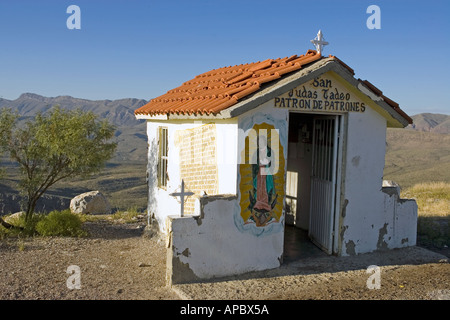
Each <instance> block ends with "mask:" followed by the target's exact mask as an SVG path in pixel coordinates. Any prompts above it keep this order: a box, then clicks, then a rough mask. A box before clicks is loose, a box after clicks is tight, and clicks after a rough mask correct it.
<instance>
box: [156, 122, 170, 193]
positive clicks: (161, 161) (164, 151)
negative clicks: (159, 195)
mask: <svg viewBox="0 0 450 320" xmlns="http://www.w3.org/2000/svg"><path fill="white" fill-rule="evenodd" d="M158 138H159V139H158V145H159V151H158V187H160V188H166V187H167V164H168V151H169V150H168V130H167V128H166V127H159V128H158Z"/></svg>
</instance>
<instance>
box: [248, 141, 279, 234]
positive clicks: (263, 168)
mask: <svg viewBox="0 0 450 320" xmlns="http://www.w3.org/2000/svg"><path fill="white" fill-rule="evenodd" d="M255 153H256V161H253V162H252V163H253V164H252V183H253V189H252V190H250V191H249V201H250V205H249V207H248V208H249V209H250V212H251V217H250V219H252V220H253V221H254V222H255V223H256V225H257V226H264V225H266V224H267V223H268V222H269V221H270V220H271V219H272V218H276V217H273V214H272V212H273V209H274V207H275V205H276V203H277V197H278V195H277V194H276V192H275V185H274V179H273V175H272V174H271V172H270V167H271V164H272V161H274V157H273V155H272V150H271V148H269V147H268V146H267V139H266V137H265V136H264V135H259V137H258V146H257V150H256V152H255ZM254 157H255V155H254ZM253 159H254V158H253Z"/></svg>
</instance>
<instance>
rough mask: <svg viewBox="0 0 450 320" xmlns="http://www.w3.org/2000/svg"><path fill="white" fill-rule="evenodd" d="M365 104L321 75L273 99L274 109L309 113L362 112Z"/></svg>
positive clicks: (339, 84) (327, 77)
mask: <svg viewBox="0 0 450 320" xmlns="http://www.w3.org/2000/svg"><path fill="white" fill-rule="evenodd" d="M366 107H367V106H366V104H365V103H364V102H362V101H361V100H360V99H357V98H356V97H355V95H354V94H353V93H351V92H349V91H348V90H347V89H346V88H345V87H344V86H343V85H342V84H341V83H339V81H337V80H335V79H333V78H331V77H330V76H328V75H326V74H323V75H321V76H319V77H317V78H315V79H314V80H311V81H310V82H308V83H305V84H303V85H300V86H298V87H296V88H294V89H292V90H290V91H289V92H286V93H284V94H282V95H281V96H279V97H276V98H275V108H282V109H289V110H299V111H311V112H333V113H336V112H343V113H345V112H364V111H366Z"/></svg>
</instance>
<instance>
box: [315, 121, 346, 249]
mask: <svg viewBox="0 0 450 320" xmlns="http://www.w3.org/2000/svg"><path fill="white" fill-rule="evenodd" d="M338 133H339V121H338V116H323V117H322V116H321V117H316V118H314V126H313V148H312V162H313V163H312V174H311V203H310V218H309V237H310V238H311V240H312V241H313V242H314V243H315V244H316V245H317V246H319V247H320V248H321V249H322V250H324V251H325V252H327V253H328V254H331V253H332V246H333V231H334V230H333V229H334V211H335V196H336V167H337V166H336V164H337V150H338V148H337V144H338Z"/></svg>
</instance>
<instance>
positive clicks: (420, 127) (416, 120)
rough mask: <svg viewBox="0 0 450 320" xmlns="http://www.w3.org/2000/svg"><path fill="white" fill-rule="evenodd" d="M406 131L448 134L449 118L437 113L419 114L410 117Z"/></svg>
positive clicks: (449, 128)
mask: <svg viewBox="0 0 450 320" xmlns="http://www.w3.org/2000/svg"><path fill="white" fill-rule="evenodd" d="M411 118H412V119H413V124H412V125H410V126H408V129H413V130H417V131H424V132H435V133H450V116H449V115H446V114H439V113H419V114H416V115H414V116H412V117H411Z"/></svg>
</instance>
